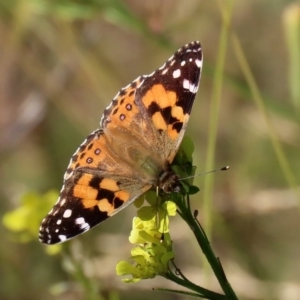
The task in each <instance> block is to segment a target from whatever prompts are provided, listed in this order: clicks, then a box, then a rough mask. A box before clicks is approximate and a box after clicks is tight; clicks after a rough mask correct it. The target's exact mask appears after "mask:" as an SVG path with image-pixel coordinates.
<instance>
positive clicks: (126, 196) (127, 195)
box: [115, 191, 130, 202]
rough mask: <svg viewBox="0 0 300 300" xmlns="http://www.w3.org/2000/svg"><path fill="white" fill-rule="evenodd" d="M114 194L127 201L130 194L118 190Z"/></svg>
mask: <svg viewBox="0 0 300 300" xmlns="http://www.w3.org/2000/svg"><path fill="white" fill-rule="evenodd" d="M115 196H116V197H118V198H119V199H120V200H122V201H124V202H127V201H128V200H129V197H130V194H129V193H128V192H126V191H118V192H115Z"/></svg>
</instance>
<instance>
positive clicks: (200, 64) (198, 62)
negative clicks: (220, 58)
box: [195, 59, 202, 68]
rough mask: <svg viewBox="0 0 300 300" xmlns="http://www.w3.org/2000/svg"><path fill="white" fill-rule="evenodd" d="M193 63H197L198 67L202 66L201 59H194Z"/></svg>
mask: <svg viewBox="0 0 300 300" xmlns="http://www.w3.org/2000/svg"><path fill="white" fill-rule="evenodd" d="M195 63H196V65H197V67H198V68H201V67H202V60H200V59H196V60H195Z"/></svg>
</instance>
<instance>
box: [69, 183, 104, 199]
mask: <svg viewBox="0 0 300 300" xmlns="http://www.w3.org/2000/svg"><path fill="white" fill-rule="evenodd" d="M97 195H98V191H97V190H96V189H94V188H92V187H90V186H87V185H78V184H76V185H75V186H74V188H73V196H74V197H76V198H82V199H91V200H94V199H95V200H96V199H97Z"/></svg>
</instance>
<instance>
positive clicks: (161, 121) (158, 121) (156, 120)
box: [152, 112, 167, 130]
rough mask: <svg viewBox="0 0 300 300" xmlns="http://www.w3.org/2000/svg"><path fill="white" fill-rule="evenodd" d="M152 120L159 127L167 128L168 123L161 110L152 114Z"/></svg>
mask: <svg viewBox="0 0 300 300" xmlns="http://www.w3.org/2000/svg"><path fill="white" fill-rule="evenodd" d="M152 121H153V123H154V125H155V127H156V128H157V129H161V130H166V129H167V124H166V122H165V120H164V118H163V116H162V115H161V113H160V112H156V113H155V114H154V115H153V116H152Z"/></svg>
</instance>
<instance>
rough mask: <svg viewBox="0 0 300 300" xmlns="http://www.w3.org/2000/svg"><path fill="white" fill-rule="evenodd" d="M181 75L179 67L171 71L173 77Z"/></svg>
mask: <svg viewBox="0 0 300 300" xmlns="http://www.w3.org/2000/svg"><path fill="white" fill-rule="evenodd" d="M180 75H181V71H180V69H177V70H175V71H174V72H173V78H178V77H180Z"/></svg>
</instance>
